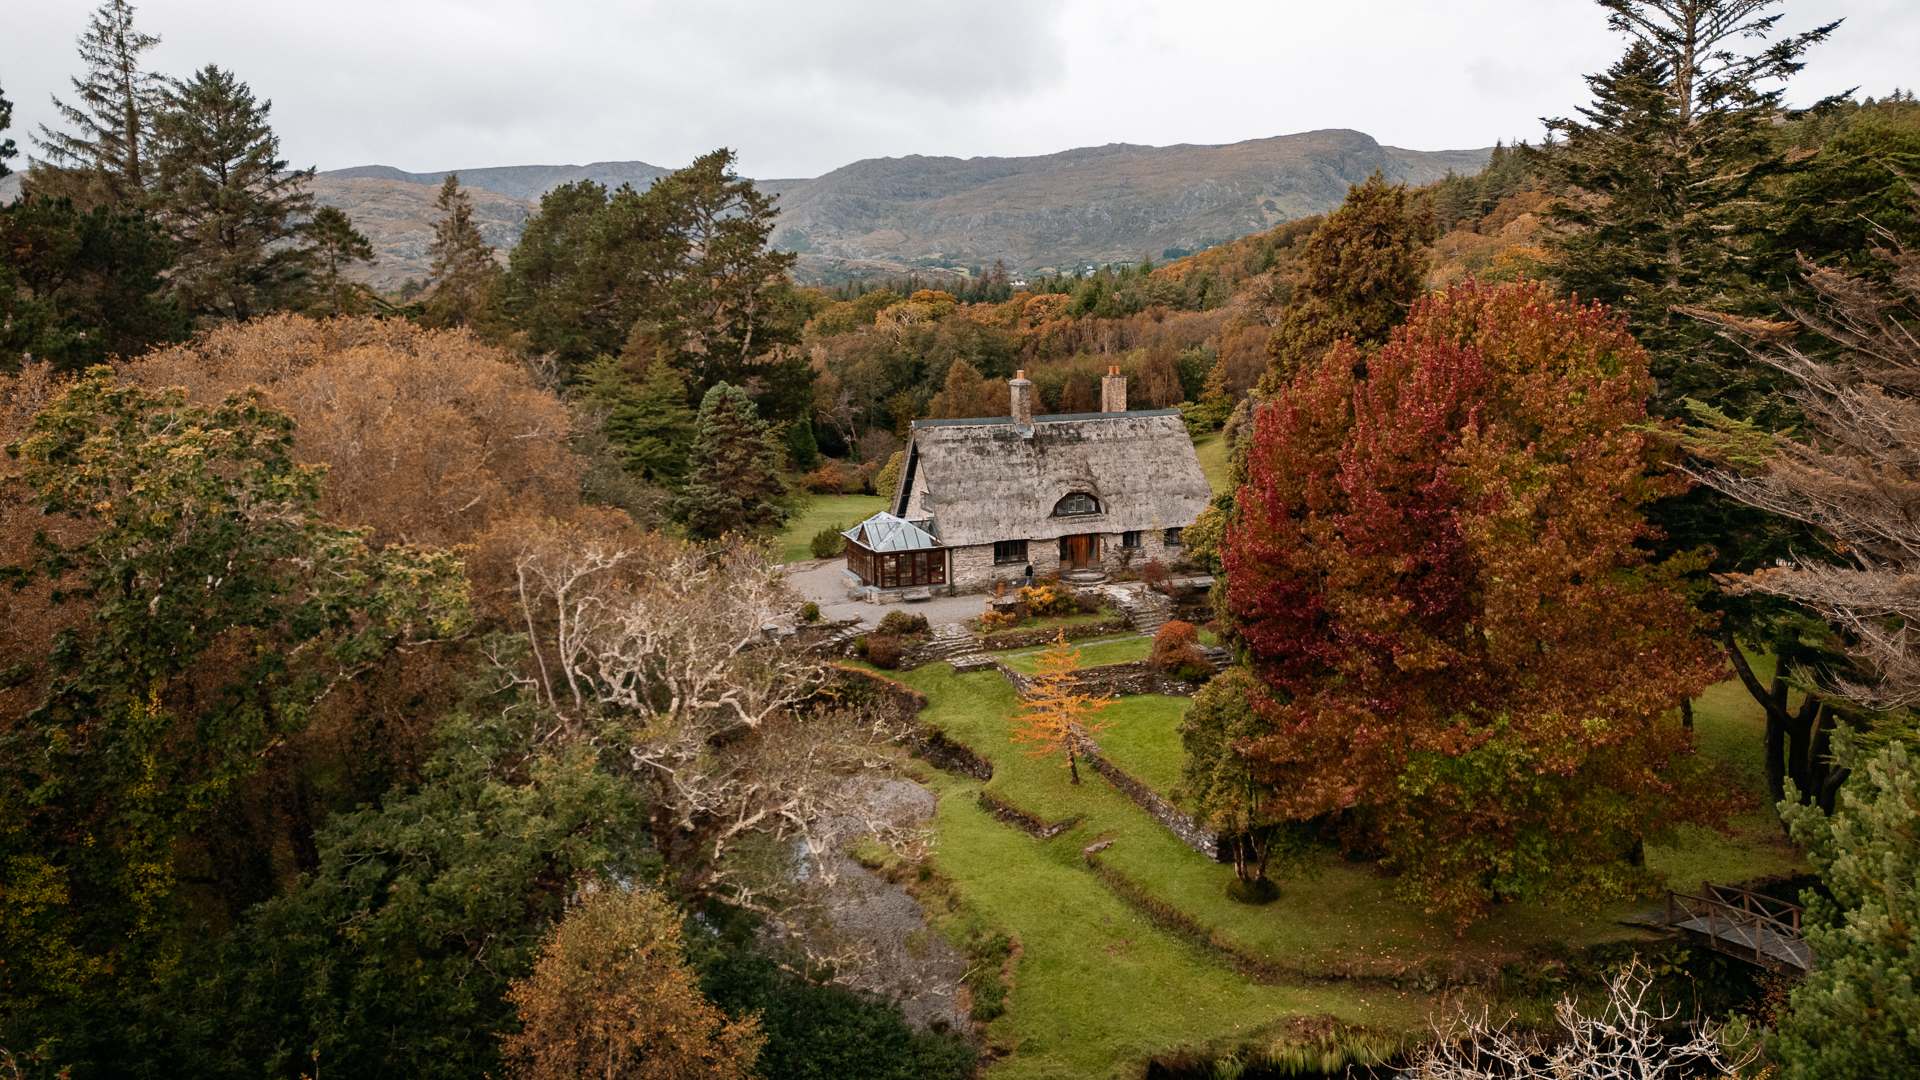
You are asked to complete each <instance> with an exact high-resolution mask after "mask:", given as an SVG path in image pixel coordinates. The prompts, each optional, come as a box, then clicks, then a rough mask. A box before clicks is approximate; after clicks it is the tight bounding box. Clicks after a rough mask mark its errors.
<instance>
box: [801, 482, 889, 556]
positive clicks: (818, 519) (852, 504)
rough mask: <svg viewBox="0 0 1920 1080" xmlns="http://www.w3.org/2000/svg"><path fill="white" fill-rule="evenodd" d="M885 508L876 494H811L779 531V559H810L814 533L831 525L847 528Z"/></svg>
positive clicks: (882, 500) (885, 505) (883, 501)
mask: <svg viewBox="0 0 1920 1080" xmlns="http://www.w3.org/2000/svg"><path fill="white" fill-rule="evenodd" d="M886 508H887V500H886V499H884V498H882V497H880V496H878V495H815V496H814V497H813V499H812V501H810V502H809V503H807V505H806V507H805V508H803V509H802V510H801V511H800V512H799V513H797V514H795V515H794V516H793V519H792V520H791V521H788V522H787V527H786V529H785V530H783V531H782V532H781V533H780V538H779V541H778V549H779V552H780V561H781V562H783V563H790V562H800V561H802V560H804V559H811V558H813V549H812V547H810V546H809V545H811V544H812V543H813V534H814V533H817V532H819V531H820V530H822V529H826V528H831V527H833V526H839V527H840V528H841V529H851V528H853V527H854V526H855V525H858V524H860V523H861V522H863V521H865V520H867V519H868V518H870V517H872V516H873V515H875V514H877V513H879V512H880V511H882V510H885V509H886Z"/></svg>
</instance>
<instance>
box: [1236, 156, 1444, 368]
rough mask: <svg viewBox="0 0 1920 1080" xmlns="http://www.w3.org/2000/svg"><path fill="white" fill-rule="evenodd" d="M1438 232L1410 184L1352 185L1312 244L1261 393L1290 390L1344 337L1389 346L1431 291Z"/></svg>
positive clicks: (1272, 346)
mask: <svg viewBox="0 0 1920 1080" xmlns="http://www.w3.org/2000/svg"><path fill="white" fill-rule="evenodd" d="M1437 235H1438V234H1437V232H1436V230H1435V228H1434V223H1433V209H1432V207H1431V206H1429V205H1428V204H1427V202H1426V201H1425V200H1422V199H1416V198H1414V197H1412V196H1411V195H1409V194H1408V192H1407V186H1406V185H1405V184H1395V185H1392V186H1389V185H1388V184H1387V182H1386V180H1385V179H1384V178H1383V177H1381V175H1380V174H1379V173H1374V174H1373V175H1372V176H1371V177H1369V178H1368V179H1367V182H1366V183H1365V184H1354V185H1352V186H1351V187H1349V188H1348V190H1347V198H1346V201H1345V202H1344V203H1342V204H1341V206H1340V209H1338V210H1335V211H1334V212H1333V213H1332V214H1330V215H1328V216H1327V220H1326V223H1325V224H1323V225H1321V226H1320V228H1318V229H1317V230H1315V231H1314V233H1313V238H1312V239H1311V240H1309V241H1307V250H1306V252H1305V254H1304V255H1302V256H1301V260H1300V265H1301V272H1302V274H1303V275H1304V280H1303V281H1301V283H1300V286H1299V288H1298V289H1296V290H1295V292H1294V294H1293V299H1292V301H1290V302H1289V303H1288V305H1287V314H1286V317H1285V319H1284V320H1283V321H1282V322H1281V323H1280V325H1279V327H1278V328H1276V329H1275V330H1274V332H1273V335H1272V336H1271V337H1269V338H1268V339H1267V374H1266V375H1264V376H1262V377H1261V379H1260V392H1261V394H1263V395H1270V394H1272V393H1273V392H1274V391H1276V390H1277V389H1279V388H1280V387H1281V386H1283V385H1285V384H1286V381H1287V380H1288V379H1289V378H1291V377H1292V376H1293V373H1294V372H1296V371H1298V370H1300V369H1301V368H1302V367H1304V366H1307V365H1310V364H1313V363H1316V362H1318V361H1319V359H1320V358H1321V357H1322V356H1324V355H1326V352H1327V350H1328V349H1329V348H1330V347H1332V345H1333V343H1334V342H1336V341H1338V340H1340V339H1341V338H1343V337H1350V338H1352V339H1353V340H1354V343H1355V344H1356V345H1358V346H1360V347H1361V349H1362V350H1365V349H1370V348H1377V347H1379V346H1380V345H1381V344H1382V343H1384V342H1385V341H1386V340H1387V333H1388V332H1389V331H1390V330H1392V329H1393V328H1394V327H1395V326H1396V325H1398V324H1399V323H1400V322H1401V320H1403V319H1405V318H1406V317H1407V309H1408V307H1410V306H1411V305H1412V304H1413V301H1414V300H1415V299H1416V298H1417V297H1418V296H1419V295H1420V291H1421V289H1422V288H1423V287H1424V286H1425V283H1426V273H1427V263H1428V256H1427V252H1426V249H1427V247H1428V246H1430V245H1431V244H1432V243H1433V241H1434V239H1435V238H1436V236H1437Z"/></svg>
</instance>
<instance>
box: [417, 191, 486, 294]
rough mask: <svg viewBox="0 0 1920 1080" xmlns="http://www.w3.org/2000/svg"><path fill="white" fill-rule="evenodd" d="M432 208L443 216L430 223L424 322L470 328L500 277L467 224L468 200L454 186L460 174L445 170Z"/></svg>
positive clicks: (469, 214) (470, 216) (470, 205)
mask: <svg viewBox="0 0 1920 1080" xmlns="http://www.w3.org/2000/svg"><path fill="white" fill-rule="evenodd" d="M433 208H434V209H435V210H438V211H440V213H442V214H443V215H445V216H444V217H442V218H441V219H440V220H439V221H438V222H435V223H434V226H433V243H432V244H431V245H429V246H428V248H427V252H428V253H429V254H431V255H432V256H433V265H432V266H431V267H429V268H428V272H429V273H431V274H432V275H433V292H432V293H430V294H429V295H428V296H427V314H426V319H425V320H424V321H425V322H426V324H427V325H428V326H475V325H477V324H478V323H479V322H480V320H481V318H482V317H483V315H484V314H485V312H486V309H487V307H488V306H489V305H490V304H491V303H492V302H493V297H494V291H495V287H496V284H497V282H498V279H499V276H500V268H499V265H498V264H496V263H495V262H494V261H493V248H491V247H489V246H488V245H487V242H486V241H485V240H484V239H482V238H481V236H480V230H479V228H478V227H476V226H475V225H474V223H473V202H472V200H470V199H468V198H467V193H466V192H465V191H463V190H462V189H461V187H460V176H459V174H457V173H448V174H447V179H446V181H445V182H444V183H442V184H441V185H440V195H439V197H437V198H436V199H434V201H433Z"/></svg>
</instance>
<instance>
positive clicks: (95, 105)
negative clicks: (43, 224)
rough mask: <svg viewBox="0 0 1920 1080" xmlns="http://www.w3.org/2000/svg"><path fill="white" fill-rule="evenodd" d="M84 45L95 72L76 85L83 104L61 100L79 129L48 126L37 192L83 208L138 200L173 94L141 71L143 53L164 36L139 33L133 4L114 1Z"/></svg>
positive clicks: (98, 15)
mask: <svg viewBox="0 0 1920 1080" xmlns="http://www.w3.org/2000/svg"><path fill="white" fill-rule="evenodd" d="M79 44H80V60H81V62H82V63H83V64H85V65H86V69H87V74H86V77H85V78H77V79H74V80H73V89H74V93H75V94H76V95H77V98H78V100H77V103H76V104H72V105H69V104H67V103H66V102H64V101H61V100H59V99H58V98H55V99H54V102H53V104H54V108H55V109H57V110H58V111H59V113H60V116H61V118H62V119H64V120H65V121H66V122H67V123H68V124H70V125H72V128H73V130H71V131H54V130H52V129H51V128H48V127H47V126H46V125H44V124H42V125H41V126H40V134H39V135H38V136H35V138H34V142H35V143H36V144H37V145H38V146H39V147H40V149H41V151H42V152H44V153H45V154H46V155H47V159H48V160H47V162H46V164H45V165H42V166H40V167H39V168H36V169H35V170H34V172H35V173H36V176H35V178H34V179H35V181H36V187H45V186H51V187H54V188H56V189H58V190H56V191H55V192H52V193H56V194H74V195H78V196H80V197H79V198H78V199H77V200H76V201H78V202H80V203H81V205H82V207H83V208H85V207H90V206H98V205H103V204H111V203H118V202H126V201H129V200H133V201H137V200H139V199H140V198H141V197H142V196H144V195H145V194H146V191H147V188H148V187H149V186H150V185H151V184H152V183H153V181H154V178H155V175H156V169H155V162H154V160H153V157H154V156H153V153H152V150H151V146H150V144H151V143H152V141H153V135H154V121H155V120H156V119H157V117H158V116H159V114H160V112H161V110H162V108H163V106H164V99H165V95H166V83H165V81H164V80H163V79H162V78H161V77H160V76H159V75H156V74H154V73H153V72H150V71H143V70H141V66H140V64H141V61H140V56H141V54H142V53H144V52H146V51H147V50H149V49H151V48H153V47H154V46H155V45H158V44H160V39H159V38H158V37H155V36H154V35H152V34H144V33H141V32H140V31H138V30H136V29H134V26H133V5H132V4H129V3H127V2H126V0H107V2H106V3H104V4H101V5H100V7H99V8H98V9H96V10H95V11H94V13H93V18H92V20H91V21H90V22H89V23H88V25H87V32H86V33H85V34H82V35H81V36H80V40H79ZM36 164H38V163H36ZM60 172H64V173H67V174H68V176H67V177H66V178H65V179H67V180H68V181H69V182H67V183H55V184H51V185H49V184H48V183H47V181H49V180H52V179H53V178H52V177H51V176H47V175H43V174H47V173H60Z"/></svg>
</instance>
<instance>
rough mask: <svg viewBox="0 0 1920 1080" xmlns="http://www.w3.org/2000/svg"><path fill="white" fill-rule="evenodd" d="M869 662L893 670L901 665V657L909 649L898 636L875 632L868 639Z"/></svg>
mask: <svg viewBox="0 0 1920 1080" xmlns="http://www.w3.org/2000/svg"><path fill="white" fill-rule="evenodd" d="M866 642H867V662H868V663H870V664H872V665H873V666H874V667H879V668H886V669H887V670H888V671H892V670H894V669H896V668H898V667H899V666H900V657H901V655H902V654H903V653H905V652H906V651H907V650H906V648H905V647H904V646H902V645H901V644H900V639H899V638H897V637H886V636H884V635H881V634H874V635H873V636H871V637H869V638H867V639H866Z"/></svg>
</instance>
